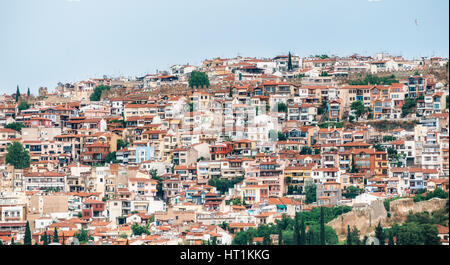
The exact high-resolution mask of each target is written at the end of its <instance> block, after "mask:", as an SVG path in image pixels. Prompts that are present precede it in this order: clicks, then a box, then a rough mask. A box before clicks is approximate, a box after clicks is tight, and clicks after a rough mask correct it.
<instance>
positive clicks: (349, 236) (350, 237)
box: [347, 225, 352, 246]
mask: <svg viewBox="0 0 450 265" xmlns="http://www.w3.org/2000/svg"><path fill="white" fill-rule="evenodd" d="M351 244H352V232H351V231H350V225H347V245H349V246H350V245H351Z"/></svg>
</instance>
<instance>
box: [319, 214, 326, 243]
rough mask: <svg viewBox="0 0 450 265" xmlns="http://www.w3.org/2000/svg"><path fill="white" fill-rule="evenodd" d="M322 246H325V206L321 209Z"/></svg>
mask: <svg viewBox="0 0 450 265" xmlns="http://www.w3.org/2000/svg"><path fill="white" fill-rule="evenodd" d="M320 244H321V245H325V220H324V216H323V206H321V207H320Z"/></svg>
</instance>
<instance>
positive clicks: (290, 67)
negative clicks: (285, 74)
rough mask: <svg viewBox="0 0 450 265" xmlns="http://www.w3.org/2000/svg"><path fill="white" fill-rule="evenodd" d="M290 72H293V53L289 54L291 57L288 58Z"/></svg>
mask: <svg viewBox="0 0 450 265" xmlns="http://www.w3.org/2000/svg"><path fill="white" fill-rule="evenodd" d="M287 66H288V71H292V55H291V52H289V57H288V65H287Z"/></svg>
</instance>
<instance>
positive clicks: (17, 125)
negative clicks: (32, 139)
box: [5, 122, 25, 132]
mask: <svg viewBox="0 0 450 265" xmlns="http://www.w3.org/2000/svg"><path fill="white" fill-rule="evenodd" d="M24 127H25V125H23V123H21V122H11V123H9V124H6V125H5V128H6V129H13V130H16V131H18V132H21V131H22V128H24Z"/></svg>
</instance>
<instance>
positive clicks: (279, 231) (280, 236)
mask: <svg viewBox="0 0 450 265" xmlns="http://www.w3.org/2000/svg"><path fill="white" fill-rule="evenodd" d="M278 245H283V230H281V228H279V229H278Z"/></svg>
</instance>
